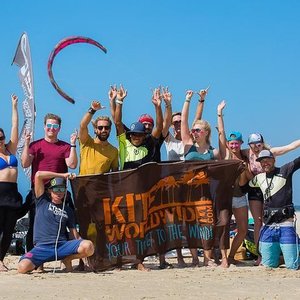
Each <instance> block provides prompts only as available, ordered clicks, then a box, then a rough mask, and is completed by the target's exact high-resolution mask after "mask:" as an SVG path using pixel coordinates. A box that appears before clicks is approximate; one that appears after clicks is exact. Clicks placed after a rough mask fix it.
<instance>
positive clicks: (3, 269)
mask: <svg viewBox="0 0 300 300" xmlns="http://www.w3.org/2000/svg"><path fill="white" fill-rule="evenodd" d="M7 271H8V268H7V267H6V266H5V264H4V263H3V261H0V272H7Z"/></svg>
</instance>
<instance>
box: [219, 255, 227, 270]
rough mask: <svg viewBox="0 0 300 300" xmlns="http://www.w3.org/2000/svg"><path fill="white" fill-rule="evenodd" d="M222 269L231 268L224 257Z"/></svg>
mask: <svg viewBox="0 0 300 300" xmlns="http://www.w3.org/2000/svg"><path fill="white" fill-rule="evenodd" d="M220 267H222V268H229V262H228V259H227V257H222V261H221V264H220Z"/></svg>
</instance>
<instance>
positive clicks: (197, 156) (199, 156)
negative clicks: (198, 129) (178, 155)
mask: <svg viewBox="0 0 300 300" xmlns="http://www.w3.org/2000/svg"><path fill="white" fill-rule="evenodd" d="M184 159H185V160H212V159H214V151H213V148H212V147H210V148H209V149H208V150H207V151H206V152H205V153H200V152H198V151H197V148H196V146H195V145H192V146H191V148H190V149H189V151H188V152H187V153H186V154H185V155H184Z"/></svg>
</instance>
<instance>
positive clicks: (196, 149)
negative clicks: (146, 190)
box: [181, 90, 225, 266]
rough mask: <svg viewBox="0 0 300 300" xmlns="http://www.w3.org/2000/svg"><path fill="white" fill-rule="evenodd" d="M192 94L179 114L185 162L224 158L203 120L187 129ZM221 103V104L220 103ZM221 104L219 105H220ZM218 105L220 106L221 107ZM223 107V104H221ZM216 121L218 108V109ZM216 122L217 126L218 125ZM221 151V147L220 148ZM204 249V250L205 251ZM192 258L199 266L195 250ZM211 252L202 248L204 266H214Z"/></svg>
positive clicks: (191, 92)
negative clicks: (215, 145)
mask: <svg viewBox="0 0 300 300" xmlns="http://www.w3.org/2000/svg"><path fill="white" fill-rule="evenodd" d="M193 94H194V92H193V91H191V90H188V91H187V92H186V96H185V102H184V104H183V108H182V114H181V138H182V142H183V145H184V153H185V154H184V156H185V160H214V159H219V158H220V157H223V156H224V150H221V151H222V154H221V156H220V152H219V150H218V149H213V148H212V146H211V143H210V137H211V127H210V125H209V123H208V122H207V121H205V120H197V121H195V122H194V124H193V126H192V129H191V130H190V129H189V122H188V115H189V108H190V102H191V99H192V97H193ZM222 103H223V102H222ZM222 103H221V104H222ZM221 104H220V105H221ZM223 105H225V102H224V103H223ZM218 119H221V118H220V117H219V107H218ZM219 121H220V120H218V125H219ZM222 149H223V147H222ZM205 248H206V249H205ZM190 250H191V254H192V256H193V262H192V264H193V265H194V266H198V265H199V259H198V254H197V249H190ZM211 257H212V250H211V247H210V246H206V247H204V266H216V264H215V263H214V262H213V260H212V259H211Z"/></svg>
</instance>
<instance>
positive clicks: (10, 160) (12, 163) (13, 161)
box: [0, 154, 18, 170]
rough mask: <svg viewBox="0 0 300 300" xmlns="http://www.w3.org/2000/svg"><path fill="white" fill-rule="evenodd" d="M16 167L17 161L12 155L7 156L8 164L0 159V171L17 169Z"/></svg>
mask: <svg viewBox="0 0 300 300" xmlns="http://www.w3.org/2000/svg"><path fill="white" fill-rule="evenodd" d="M17 167H18V160H17V158H16V157H15V156H14V155H13V154H10V155H9V158H8V162H7V161H6V160H5V159H4V158H2V157H0V170H3V169H6V168H17Z"/></svg>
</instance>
